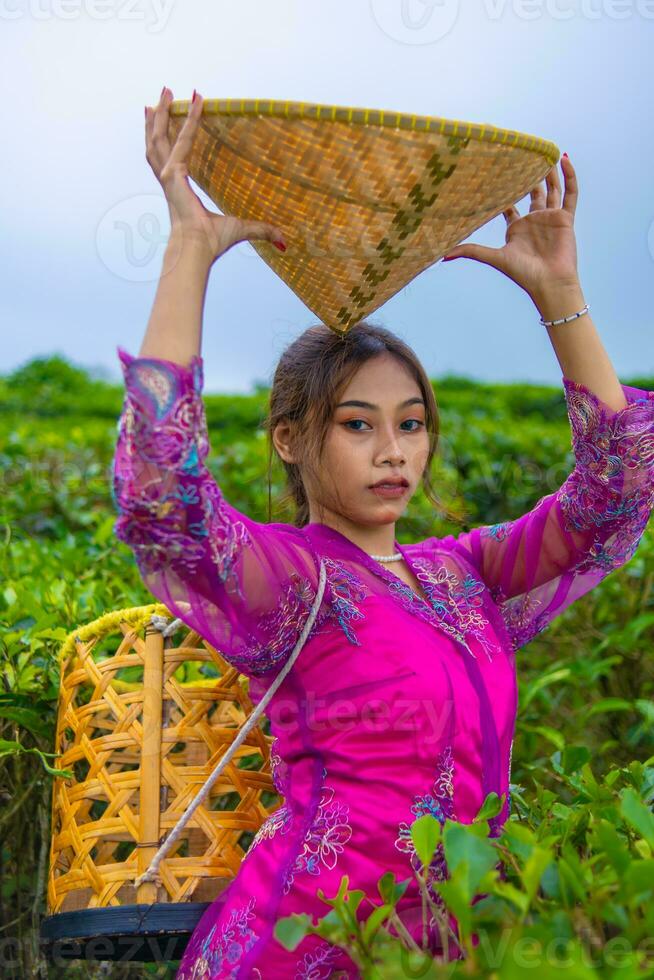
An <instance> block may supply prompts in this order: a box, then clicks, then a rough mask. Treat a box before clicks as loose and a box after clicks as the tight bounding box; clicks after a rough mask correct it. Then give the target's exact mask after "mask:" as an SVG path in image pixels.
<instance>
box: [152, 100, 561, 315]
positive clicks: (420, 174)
mask: <svg viewBox="0 0 654 980" xmlns="http://www.w3.org/2000/svg"><path fill="white" fill-rule="evenodd" d="M190 104H191V103H190V101H189V100H176V101H173V102H171V104H170V106H169V124H168V136H169V139H170V141H171V144H172V142H173V141H174V139H175V138H176V136H177V134H178V133H179V130H180V129H181V127H182V125H183V123H184V121H185V118H186V116H187V114H188V110H189V107H190ZM559 156H560V153H559V150H558V147H557V146H555V144H554V143H551V142H549V141H548V140H544V139H541V138H539V137H537V136H530V135H528V134H525V133H519V132H516V131H515V130H508V129H501V128H498V127H496V126H492V125H490V124H488V123H485V124H479V125H478V124H474V123H468V122H462V121H460V120H451V119H442V118H439V117H433V116H416V115H408V114H404V113H400V112H395V111H388V110H383V111H382V110H377V109H360V108H351V107H346V106H330V105H318V104H315V103H303V102H275V101H269V100H263V99H257V100H254V99H205V100H204V104H203V107H202V118H201V120H200V125H199V127H198V130H197V133H196V136H195V140H194V142H193V147H192V149H191V152H190V154H189V157H188V169H189V174H190V176H191V177H192V178H193V180H194V181H195V182H196V183H197V184H198V186H199V187H201V188H202V190H203V191H205V193H206V194H207V195H208V196H209V197H210V198H211V199H212V201H213V202H214V203H215V204H216V205H217V206H218V207H219V208H220V210H221V211H222V212H223V213H224V214H230V215H235V216H237V217H239V218H250V219H256V220H262V221H266V222H271V223H273V224H275V225H278V226H279V227H280V228H281V229H282V230H283V232H284V237H285V240H286V243H287V246H288V248H287V251H286V252H284V253H282V252H279V251H278V250H277V249H276V248H275V247H274V246H273V245H272V243H270V242H267V241H252V242H251V244H252V246H253V247H254V248H255V249H256V251H257V252H258V253H259V255H260V256H261V257H262V258H263V259H264V260H265V261H266V262H267V263H268V264H269V265H270V266H271V267H272V269H273V270H274V271H275V272H276V273H277V274H278V275H279V276H280V277H281V278H282V279H283V280H284V281H285V282H286V283H287V284H288V286H290V287H291V289H293V291H294V292H295V293H296V294H297V296H299V298H300V299H301V300H302V301H303V302H304V303H305V304H306V305H307V306H308V307H309V309H310V310H312V312H313V313H315V314H316V316H317V317H318V318H319V319H320V320H321V322H323V323H324V324H326V325H327V326H328V327H330V328H331V329H333V330H334V331H336V332H337V333H341V334H342V333H345V332H347V330H348V329H349V328H350V327H351V326H352V325H353V324H354V323H356V322H357V321H358V320H361V319H362V318H364V317H366V316H368V315H369V314H371V313H372V312H373V311H374V310H376V309H377V308H378V307H379V306H381V305H382V303H384V302H386V300H388V299H390V297H391V296H393V295H395V293H397V292H398V290H400V289H402V288H403V287H404V286H406V285H407V283H408V282H410V281H411V280H412V279H413V278H415V276H417V275H418V274H419V273H420V272H422V271H423V270H424V269H426V268H427V267H428V266H430V265H432V264H433V263H434V262H436V261H437V260H438V259H439V258H441V257H442V256H443V255H444V254H445V253H446V252H447V251H448V250H449V249H451V248H453V247H454V246H455V245H457V244H459V243H460V242H461V241H463V240H464V239H465V238H467V237H468V236H469V235H470V234H471V233H472V232H473V231H475V230H476V229H478V228H480V227H481V226H482V225H484V224H485V223H486V222H487V221H489V220H490V219H491V218H494V217H495V216H496V215H498V214H501V212H502V211H503V210H505V209H506V208H507V207H509V206H510V205H512V204H515V203H516V202H517V201H519V200H520V199H521V198H522V197H524V196H525V195H526V194H527V193H529V191H531V190H532V188H533V187H534V186H535V185H536V184H538V182H539V181H541V180H542V179H543V178H544V177H545V175H546V174H547V172H548V171H549V170H550V168H551V167H552V166H553V165H554V164H555V163H556V162H557V160H558V159H559Z"/></svg>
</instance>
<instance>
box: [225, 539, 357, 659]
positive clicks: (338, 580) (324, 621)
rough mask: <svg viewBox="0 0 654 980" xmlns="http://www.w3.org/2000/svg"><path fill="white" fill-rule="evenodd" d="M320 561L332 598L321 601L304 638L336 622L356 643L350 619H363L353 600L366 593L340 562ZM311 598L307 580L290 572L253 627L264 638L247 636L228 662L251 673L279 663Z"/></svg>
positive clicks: (299, 628) (297, 633)
mask: <svg viewBox="0 0 654 980" xmlns="http://www.w3.org/2000/svg"><path fill="white" fill-rule="evenodd" d="M323 561H324V563H325V572H326V576H327V580H328V582H329V585H330V588H331V592H332V601H331V602H323V603H322V604H321V607H320V609H319V610H318V614H317V616H316V618H315V620H314V623H313V626H312V628H311V632H310V634H309V637H308V638H307V639H310V638H311V637H314V636H317V635H318V633H320V632H321V630H322V628H323V627H324V626H326V625H328V623H329V622H332V621H333V622H336V623H338V625H339V626H340V628H341V629H342V630H343V632H344V633H345V636H346V637H347V639H348V640H349V641H350V643H354V644H356V645H359V646H360V640H359V639H358V638H357V636H356V633H355V632H354V630H353V629H352V627H351V626H350V620H359V619H363V618H364V614H363V613H362V612H361V610H360V609H359V607H358V606H357V605H356V603H357V602H360V601H361V600H363V599H365V597H366V595H367V594H368V593H367V592H366V589H365V588H364V586H363V583H362V582H361V579H359V578H358V577H357V576H356V575H355V574H354V573H353V572H352V571H350V570H349V569H348V568H346V567H345V566H344V565H343V564H342V562H340V561H336V560H335V559H333V558H327V557H323ZM315 598H316V590H315V589H314V588H313V586H312V584H311V583H310V582H309V580H308V579H307V578H302V577H301V576H300V575H299V574H298V573H297V572H291V574H290V575H289V578H288V581H287V582H286V584H285V587H284V589H283V590H282V591H281V593H280V596H279V601H278V604H277V606H276V608H275V609H272V610H271V611H270V612H267V613H264V614H263V615H262V616H261V617H260V618H259V620H258V621H257V629H258V630H259V631H260V633H261V635H262V636H264V637H266V638H267V639H266V641H265V642H261V641H259V640H257V638H256V637H255V636H254V635H251V636H250V639H249V642H248V643H247V644H246V646H245V649H244V650H243V652H242V653H240V652H239V651H234V652H233V653H232V654H231V656H230V662H231V663H232V664H234V666H236V667H238V668H239V669H240V670H242V671H244V672H249V673H251V674H254V675H258V674H262V673H265V672H266V671H267V670H270V669H271V668H273V667H277V666H281V664H282V662H284V661H285V660H286V659H287V657H288V656H289V655H290V653H291V652H292V650H293V648H294V646H295V644H296V643H297V641H298V638H299V636H300V633H301V631H302V628H303V625H304V623H305V622H306V621H307V619H308V617H309V614H310V612H311V608H312V606H313V603H314V601H315Z"/></svg>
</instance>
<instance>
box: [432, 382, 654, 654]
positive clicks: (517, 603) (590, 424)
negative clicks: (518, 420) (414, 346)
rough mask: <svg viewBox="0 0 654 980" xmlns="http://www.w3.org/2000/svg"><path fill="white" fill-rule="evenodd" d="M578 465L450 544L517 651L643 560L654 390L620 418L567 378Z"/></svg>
mask: <svg viewBox="0 0 654 980" xmlns="http://www.w3.org/2000/svg"><path fill="white" fill-rule="evenodd" d="M563 385H564V391H565V397H566V404H567V409H568V418H569V420H570V426H571V430H572V448H573V451H574V455H575V467H574V469H573V471H572V473H571V474H570V476H569V477H568V478H567V479H566V480H565V482H564V483H563V485H562V486H561V487H560V488H559V489H558V490H557V491H556V492H555V493H552V494H549V495H548V496H545V497H541V499H540V500H539V501H538V503H537V504H536V506H535V507H534V508H533V510H531V511H529V512H528V513H527V514H524V515H523V516H522V517H520V518H518V519H517V520H514V521H505V522H502V523H500V524H493V525H485V526H483V527H476V528H474V529H473V530H471V531H468V532H466V533H464V534H460V535H458V536H456V537H455V536H452V535H450V536H449V537H446V538H444V539H442V544H443V545H445V546H446V547H448V548H450V549H451V550H452V551H453V552H457V551H458V552H460V553H462V554H463V555H464V556H465V557H466V558H467V559H468V560H469V561H472V563H473V565H474V566H475V567H476V568H477V570H478V572H479V574H480V576H481V578H482V579H483V580H484V582H485V583H486V584H487V585H488V587H489V589H490V591H491V595H492V596H493V598H494V600H495V602H496V603H497V606H498V608H499V610H500V612H501V614H502V617H503V620H504V622H505V624H506V626H507V628H508V631H509V634H510V636H511V638H512V640H513V642H514V644H515V646H516V648H517V647H520V646H523V645H524V644H525V643H528V642H529V640H531V639H532V638H533V637H534V636H535V635H536V634H537V633H539V632H540V631H541V630H542V629H544V628H545V627H546V626H547V625H548V623H550V622H551V620H552V619H553V618H554V617H555V616H557V615H558V614H559V613H561V612H562V611H563V610H564V609H566V608H567V606H569V605H570V604H571V603H572V602H574V601H575V599H578V598H579V597H580V596H582V595H584V594H585V593H586V592H588V591H589V590H590V589H592V588H593V587H594V586H595V585H597V584H598V583H599V582H600V581H601V580H602V579H603V578H604V577H605V576H606V575H608V574H609V572H611V571H612V570H613V569H614V568H618V567H620V566H621V565H623V564H624V563H625V562H627V561H628V560H629V559H630V558H631V557H632V555H633V554H634V552H635V550H636V548H637V546H638V543H639V541H640V539H641V537H642V534H643V531H644V530H645V527H646V525H647V522H648V519H649V516H650V513H651V510H652V508H653V507H654V391H642V390H640V389H639V388H632V387H630V386H628V385H622V390H623V392H624V395H625V398H626V399H627V405H626V406H625V407H624V408H622V409H620V410H619V411H617V412H615V411H613V409H611V408H610V407H609V406H608V405H606V404H605V403H604V402H603V401H601V400H600V399H599V398H598V397H597V396H596V395H595V394H594V393H593V392H592V391H590V390H589V389H588V388H586V387H585V386H584V385H582V384H579V383H577V382H575V381H572V380H570V379H569V378H566V377H564V378H563Z"/></svg>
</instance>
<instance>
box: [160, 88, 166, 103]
mask: <svg viewBox="0 0 654 980" xmlns="http://www.w3.org/2000/svg"><path fill="white" fill-rule="evenodd" d="M165 91H166V86H165V85H164V87H163V88H162V90H161V95H160V96H159V99H160V100H161V99H163V95H164V92H165Z"/></svg>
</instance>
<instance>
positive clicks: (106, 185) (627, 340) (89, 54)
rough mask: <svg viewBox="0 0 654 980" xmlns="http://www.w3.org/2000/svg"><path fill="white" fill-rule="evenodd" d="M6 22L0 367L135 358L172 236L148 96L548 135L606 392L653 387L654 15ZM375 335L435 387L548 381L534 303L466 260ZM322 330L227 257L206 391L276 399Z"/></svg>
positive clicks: (63, 4) (355, 3) (631, 7)
mask: <svg viewBox="0 0 654 980" xmlns="http://www.w3.org/2000/svg"><path fill="white" fill-rule="evenodd" d="M0 21H2V23H1V24H0V64H1V65H2V67H1V68H0V72H1V73H2V74H1V77H2V78H3V80H4V92H5V103H4V112H3V116H4V124H3V130H4V137H5V139H4V150H3V154H2V163H3V167H4V174H3V180H2V189H3V209H2V210H3V222H2V223H3V230H4V234H3V236H2V244H1V246H0V248H1V250H2V251H1V254H0V260H1V261H0V277H1V280H2V281H1V285H2V289H1V292H0V318H1V321H2V328H3V338H4V343H3V348H2V349H3V353H4V357H3V363H2V368H1V370H2V371H3V372H6V371H9V370H11V369H13V368H14V367H16V366H18V365H19V364H21V363H23V362H24V361H25V360H26V359H28V358H30V357H33V356H35V355H40V354H49V353H54V352H59V353H62V354H64V355H65V356H66V357H68V358H70V359H71V360H72V361H74V362H75V363H79V364H82V365H85V366H87V367H91V368H94V369H96V368H97V369H101V370H103V371H104V373H105V375H106V376H107V377H113V378H115V379H118V378H119V377H120V375H119V369H118V361H117V357H116V345H117V344H121V345H122V346H124V347H125V348H126V349H127V350H129V351H130V352H131V353H133V354H136V353H137V352H138V349H139V347H140V343H141V338H142V335H143V332H144V330H145V326H146V322H147V319H148V316H149V312H150V309H151V306H152V301H153V297H154V292H155V289H156V282H157V277H158V273H159V271H160V268H161V256H162V250H163V247H164V246H163V242H165V233H166V232H167V225H166V216H167V207H166V205H165V202H164V199H163V196H162V193H161V189H160V187H159V184H158V183H157V181H156V180H155V178H154V175H153V174H152V172H151V170H150V168H149V166H148V164H147V161H146V160H145V155H144V134H143V106H144V104H145V103H147V104H150V105H152V104H154V103H156V101H157V100H158V98H159V92H160V90H161V87H162V85H163V84H166V85H168V86H169V87H170V88H171V89H172V90H173V94H174V97H175V98H180V99H181V98H190V96H191V93H192V91H193V88H194V87H195V88H197V89H198V91H199V92H201V93H202V94H203V95H204V97H205V98H227V97H232V98H242V97H245V98H266V99H267V98H274V99H293V100H298V101H305V102H322V103H329V104H338V105H349V106H366V107H374V108H381V109H396V110H402V111H405V112H412V113H413V112H415V113H422V114H426V115H433V116H443V117H446V118H450V119H461V120H467V121H472V122H491V123H493V124H494V125H497V126H501V127H506V128H508V129H517V130H521V131H523V132H526V133H530V134H534V135H537V136H541V137H543V138H545V139H549V140H552V141H553V142H554V143H555V144H556V145H557V146H558V147H559V149H560V150H561V152H563V151H567V152H568V154H569V155H570V158H571V160H572V162H573V163H574V165H575V167H576V170H577V174H578V178H579V185H580V199H579V205H578V209H577V218H576V229H577V241H578V248H579V272H580V276H581V282H582V286H583V289H584V293H585V297H586V300H587V301H588V302H589V303H590V305H591V310H592V314H593V317H594V320H595V322H596V324H597V326H598V328H599V329H600V332H601V335H602V338H603V340H604V343H605V345H606V347H607V349H608V351H609V354H610V356H611V357H612V359H613V362H614V364H615V366H616V369H617V371H618V374H619V375H620V376H621V377H623V378H626V377H628V376H629V375H632V374H643V373H652V372H654V314H653V312H652V300H653V289H652V284H653V281H654V171H653V170H652V160H653V159H654V127H653V126H652V110H651V105H652V92H653V91H654V78H653V74H654V69H653V64H654V59H652V57H651V52H652V50H653V49H654V0H461V2H459V0H429V2H424V0H329V2H327V0H322V2H318V0H275V2H270V0H233V2H230V3H227V2H225V0H213V2H206V0H205V2H204V3H201V2H199V0H184V2H183V3H182V0H172V2H170V0H166V2H151V0H129V2H128V0H0ZM205 203H206V199H205ZM144 205H146V207H144ZM519 206H520V208H521V211H522V213H525V212H526V211H527V210H528V198H525V199H523V201H522V202H521V205H519ZM144 212H150V213H153V214H155V215H160V217H161V231H162V232H163V233H160V232H159V231H158V232H157V234H156V235H153V233H152V227H151V226H149V225H147V226H144V225H143V224H140V225H139V224H138V222H137V217H138V215H139V214H141V215H142V214H143V213H144ZM116 229H119V231H117V230H116ZM504 229H505V222H504V219H503V217H502V216H501V215H500V216H499V217H497V218H495V219H493V220H492V221H491V222H489V223H488V224H487V225H486V226H485V227H484V228H482V229H480V230H479V231H478V232H476V233H475V234H474V235H472V236H471V238H470V240H471V241H477V242H482V243H484V244H488V245H494V246H499V245H501V244H502V243H503V241H504ZM127 248H129V249H131V253H130V255H131V258H130V260H128V259H127V258H126V255H125V250H126V249H127ZM372 319H375V320H381V321H382V322H383V323H384V324H385V325H386V326H388V327H389V328H390V329H392V330H395V331H396V332H397V333H399V334H400V335H401V336H402V337H403V338H404V339H405V340H407V341H408V342H409V343H411V344H412V346H413V347H414V348H415V350H416V351H417V352H418V354H419V355H420V357H421V358H422V360H423V362H424V364H425V366H426V368H427V370H428V371H429V373H430V374H431V375H432V376H438V375H440V374H443V373H446V372H454V373H458V374H466V375H469V376H471V377H474V378H479V379H487V380H534V381H544V382H553V383H558V382H559V381H560V378H561V372H560V370H559V367H558V364H557V362H556V359H555V357H554V352H553V350H552V348H551V346H550V343H549V340H548V337H547V331H546V330H545V328H544V327H542V326H541V325H540V324H539V322H538V313H537V311H536V309H535V307H534V306H533V304H532V302H531V300H530V299H529V297H528V296H527V295H526V294H525V293H524V292H523V291H522V290H521V289H520V288H519V287H518V286H516V285H515V284H514V283H513V282H511V281H510V280H509V279H507V278H506V277H505V276H503V275H502V274H501V273H499V272H497V271H496V270H495V269H492V268H490V267H487V266H484V265H481V264H480V263H478V262H473V261H471V260H467V259H459V260H457V261H456V262H451V263H446V264H444V265H442V264H440V263H438V264H437V265H434V266H432V267H430V268H429V269H427V270H425V271H424V272H423V273H422V274H421V275H420V276H418V277H417V278H416V279H414V280H413V281H412V282H411V283H410V284H409V285H408V286H407V287H406V288H405V289H403V290H402V291H401V292H399V293H398V294H397V295H396V296H395V297H393V298H392V299H391V300H390V301H389V302H387V303H386V304H385V305H384V306H383V307H381V308H380V309H379V311H378V312H377V313H376V314H374V315H373V316H372ZM315 322H316V317H315V316H314V314H313V313H312V312H311V311H310V310H308V309H307V308H306V307H305V306H304V304H303V303H302V302H301V301H300V300H299V299H298V298H297V297H296V296H295V295H294V293H293V292H292V291H291V290H290V289H289V287H288V286H286V284H285V283H284V282H283V281H282V280H281V279H279V278H278V277H277V276H276V275H275V273H273V272H272V270H271V269H269V267H268V266H267V265H266V264H265V263H264V262H263V260H262V259H261V258H260V257H259V256H258V255H257V254H256V252H254V250H253V249H252V248H251V246H249V245H247V244H243V245H239V246H236V247H235V248H233V249H232V250H231V251H230V252H229V253H227V255H225V256H223V257H222V258H221V259H220V260H219V261H218V262H216V263H215V265H214V267H213V269H212V272H211V278H210V281H209V287H208V292H207V304H206V309H205V326H204V346H203V355H204V360H205V389H206V390H207V391H232V392H237V391H239V392H240V391H248V390H250V388H251V385H252V382H253V381H255V380H260V381H264V382H269V381H270V378H271V376H272V373H273V370H274V367H275V364H276V361H277V359H278V357H279V354H280V353H281V351H282V350H283V348H284V347H285V346H286V345H287V344H288V343H289V342H290V341H291V340H292V339H294V338H295V337H296V336H297V335H298V334H299V333H300V332H301V331H302V330H304V329H305V328H306V327H307V326H309V325H310V324H312V323H315Z"/></svg>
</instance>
